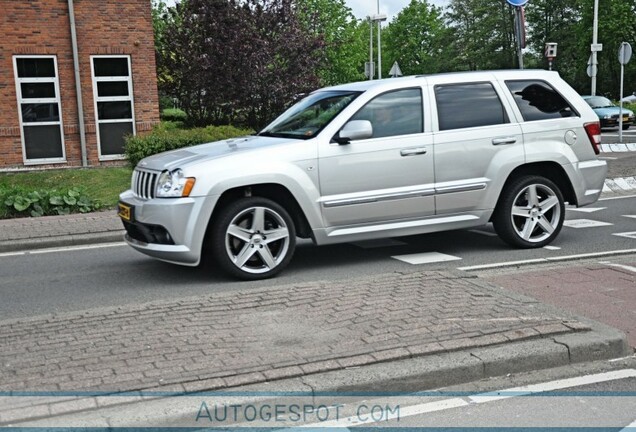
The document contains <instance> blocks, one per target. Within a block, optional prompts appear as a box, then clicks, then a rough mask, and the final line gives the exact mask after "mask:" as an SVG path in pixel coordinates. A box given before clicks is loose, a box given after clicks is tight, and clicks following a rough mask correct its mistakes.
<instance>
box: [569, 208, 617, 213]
mask: <svg viewBox="0 0 636 432" xmlns="http://www.w3.org/2000/svg"><path fill="white" fill-rule="evenodd" d="M606 208H607V207H580V208H576V207H568V208H566V210H568V211H574V212H583V213H594V212H597V211H599V210H605V209H606Z"/></svg>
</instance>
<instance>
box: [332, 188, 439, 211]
mask: <svg viewBox="0 0 636 432" xmlns="http://www.w3.org/2000/svg"><path fill="white" fill-rule="evenodd" d="M431 195H435V189H433V188H427V189H420V190H415V191H409V192H395V193H386V194H380V195H373V196H367V197H359V198H345V199H334V200H330V201H325V202H324V203H323V205H324V206H325V207H326V208H329V207H341V206H347V205H352V204H368V203H373V202H381V201H391V200H398V199H405V198H414V197H418V196H431Z"/></svg>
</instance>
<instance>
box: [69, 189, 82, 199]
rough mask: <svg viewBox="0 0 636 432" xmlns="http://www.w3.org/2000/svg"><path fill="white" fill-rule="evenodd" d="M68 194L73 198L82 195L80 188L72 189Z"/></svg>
mask: <svg viewBox="0 0 636 432" xmlns="http://www.w3.org/2000/svg"><path fill="white" fill-rule="evenodd" d="M67 195H68V196H70V197H73V198H77V197H78V196H80V190H79V189H78V188H73V189H70V190H69V191H68V194H67Z"/></svg>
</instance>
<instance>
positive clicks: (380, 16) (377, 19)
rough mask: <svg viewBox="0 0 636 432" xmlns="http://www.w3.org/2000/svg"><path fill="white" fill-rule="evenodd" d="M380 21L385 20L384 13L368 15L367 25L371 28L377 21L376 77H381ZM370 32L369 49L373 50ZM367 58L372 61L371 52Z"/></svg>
mask: <svg viewBox="0 0 636 432" xmlns="http://www.w3.org/2000/svg"><path fill="white" fill-rule="evenodd" d="M378 6H379V5H378ZM382 21H386V15H385V14H376V15H371V16H370V17H369V27H371V29H373V23H374V22H377V23H378V79H381V78H382V59H381V55H382V46H381V44H380V23H381V22H382ZM371 32H373V30H371ZM371 34H372V36H371V51H373V33H371ZM369 59H370V61H371V62H373V54H371V55H370V56H369Z"/></svg>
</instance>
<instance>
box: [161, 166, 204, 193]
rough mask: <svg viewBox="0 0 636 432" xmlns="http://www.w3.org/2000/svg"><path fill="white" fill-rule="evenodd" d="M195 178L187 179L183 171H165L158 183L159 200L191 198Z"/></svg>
mask: <svg viewBox="0 0 636 432" xmlns="http://www.w3.org/2000/svg"><path fill="white" fill-rule="evenodd" d="M194 181H195V179H194V177H186V176H185V175H184V174H183V171H181V170H180V169H176V170H174V171H164V172H162V173H161V175H160V176H159V180H158V181H157V194H156V197H157V198H178V197H187V196H190V192H191V191H192V188H193V187H194Z"/></svg>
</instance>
